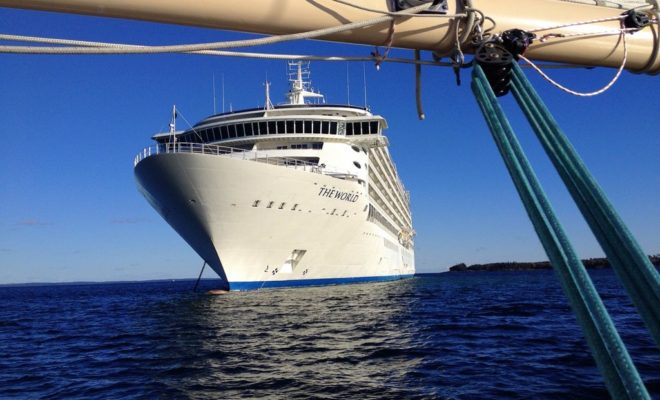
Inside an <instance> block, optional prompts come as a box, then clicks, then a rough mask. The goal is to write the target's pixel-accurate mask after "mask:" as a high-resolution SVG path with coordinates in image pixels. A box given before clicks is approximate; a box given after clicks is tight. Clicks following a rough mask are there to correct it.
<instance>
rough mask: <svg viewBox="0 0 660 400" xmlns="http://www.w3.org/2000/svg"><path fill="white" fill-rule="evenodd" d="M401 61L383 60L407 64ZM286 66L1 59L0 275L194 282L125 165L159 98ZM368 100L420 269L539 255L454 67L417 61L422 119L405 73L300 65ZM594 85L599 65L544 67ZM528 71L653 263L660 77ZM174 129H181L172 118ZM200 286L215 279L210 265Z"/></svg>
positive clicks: (39, 22) (303, 49)
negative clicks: (408, 203)
mask: <svg viewBox="0 0 660 400" xmlns="http://www.w3.org/2000/svg"><path fill="white" fill-rule="evenodd" d="M0 26H1V27H2V29H1V30H2V33H10V34H21V35H42V36H49V37H59V38H71V39H81V40H91V41H112V42H125V43H135V44H143V43H147V44H174V43H196V42H210V41H220V40H229V39H235V38H239V37H246V35H240V34H236V33H228V32H222V31H216V30H211V29H198V28H191V27H180V26H171V25H163V24H153V23H142V22H134V21H121V20H115V19H104V18H94V17H82V16H72V15H61V14H54V13H44V12H33V11H20V10H10V9H2V8H0ZM261 50H263V51H269V52H280V53H299V54H325V55H337V54H342V55H368V54H369V52H370V51H372V49H371V48H369V47H365V46H355V45H341V44H329V43H323V42H319V41H308V42H296V43H287V44H279V45H275V46H270V47H264V48H261ZM411 53H412V52H411V51H403V50H399V51H394V55H395V56H411V55H412V54H411ZM285 70H286V63H285V62H284V61H262V60H247V59H235V58H218V57H209V56H198V55H130V56H29V55H7V54H2V55H0V71H1V73H0V88H1V89H0V117H1V125H0V126H1V128H0V132H1V134H2V140H3V152H2V153H3V154H2V157H0V181H1V182H2V184H1V185H0V198H1V199H2V201H1V203H0V283H15V282H35V281H39V282H63V281H87V280H92V281H107V280H141V279H165V278H185V277H195V276H196V274H197V273H198V272H199V268H200V267H201V263H202V261H201V259H200V258H199V257H198V256H197V255H196V254H195V253H194V252H193V251H192V250H191V249H190V248H189V247H188V246H187V244H186V243H185V242H184V241H183V240H182V239H180V238H179V237H178V235H177V234H176V233H175V232H174V231H173V230H172V229H171V228H170V227H169V226H168V225H167V224H166V223H165V222H164V221H163V220H162V219H161V218H160V216H158V214H156V212H155V211H153V210H152V209H151V208H150V206H149V205H148V204H147V202H146V201H145V200H144V199H143V198H142V197H141V195H140V194H139V193H138V192H137V190H136V187H135V182H134V178H133V171H132V169H133V164H132V162H133V157H134V156H135V154H137V152H138V151H140V150H141V149H142V148H143V147H145V146H147V145H149V144H150V140H149V138H150V136H151V135H152V134H154V133H156V132H159V131H163V130H165V129H166V128H167V124H168V122H169V114H170V110H171V107H172V104H176V105H177V107H178V108H179V110H180V115H182V116H183V117H185V118H186V119H187V120H188V121H190V123H195V122H196V121H198V120H199V119H201V118H203V117H206V116H208V115H210V114H211V113H212V112H213V93H212V79H213V78H212V77H213V75H215V77H216V91H217V100H218V108H220V107H221V97H220V86H221V85H220V81H221V77H222V76H224V81H225V99H226V100H225V102H226V107H227V108H229V105H230V104H231V106H232V107H233V108H234V109H240V108H246V107H255V106H260V105H261V104H263V81H265V80H266V78H267V79H268V80H270V81H271V82H272V83H273V86H272V89H271V93H272V94H273V96H274V97H275V98H277V96H279V95H280V94H283V93H284V92H285V90H286V76H285ZM363 71H366V86H367V98H368V104H369V106H370V107H371V109H372V111H373V112H374V113H376V114H380V115H383V116H384V117H385V118H386V119H387V120H388V122H389V126H390V128H389V130H388V131H387V132H386V134H387V135H388V136H389V139H390V143H391V148H390V151H391V153H392V154H393V157H394V160H395V162H396V164H397V167H398V170H399V173H400V175H401V176H402V179H403V181H404V184H405V185H406V187H407V188H408V189H409V190H410V191H411V195H412V209H413V218H414V224H415V227H416V231H417V237H416V260H417V269H418V271H420V272H436V271H442V270H445V269H447V268H448V267H449V266H451V265H453V264H456V263H459V262H465V263H468V264H470V263H480V262H498V261H512V260H516V261H535V260H543V259H546V257H545V254H544V253H543V250H542V248H541V246H540V244H539V242H538V239H537V238H536V236H535V234H534V232H533V229H532V227H531V224H530V223H529V221H528V219H527V216H526V214H525V212H524V210H523V208H522V206H521V204H520V201H519V199H518V197H517V194H516V192H515V189H514V188H513V185H512V183H511V182H510V179H509V177H508V175H507V172H506V170H505V168H504V164H503V162H502V160H501V158H500V156H499V154H498V153H497V150H496V147H495V145H494V143H493V142H492V139H491V137H490V134H489V132H488V130H487V128H486V125H485V123H484V121H483V118H482V116H481V114H480V113H479V110H478V107H477V105H476V102H475V100H474V98H473V97H472V94H471V91H470V90H469V79H468V77H469V76H468V73H467V72H464V74H463V82H464V83H463V85H462V86H460V87H457V86H456V84H455V81H454V76H453V74H452V72H451V70H449V69H446V68H424V71H423V74H424V75H423V100H424V109H425V112H426V115H427V119H426V120H425V121H419V120H418V119H417V116H416V111H415V101H414V73H413V67H412V66H410V65H395V64H385V65H384V66H383V67H382V68H381V70H380V71H376V69H375V68H374V66H373V65H371V64H364V69H363V63H353V64H347V63H343V62H342V63H313V64H312V80H313V85H314V87H315V88H317V89H319V90H321V91H322V92H323V93H324V94H325V95H326V98H327V100H328V101H329V102H342V103H343V102H346V100H347V88H346V86H347V85H346V80H347V79H346V77H347V73H348V76H349V81H350V100H351V103H352V104H356V105H363V104H364V93H363ZM550 73H551V74H552V75H553V76H554V77H556V78H557V79H558V80H559V81H561V82H563V83H565V84H566V85H568V86H569V87H571V88H576V89H578V90H586V91H589V90H593V89H595V88H599V87H600V86H602V85H603V84H605V83H606V82H607V81H609V79H610V78H611V77H612V76H613V74H614V73H615V71H614V70H612V69H606V68H601V69H593V70H577V69H576V70H573V69H571V70H551V71H550ZM527 74H528V76H529V77H530V79H531V80H532V82H533V83H534V84H535V86H536V87H537V88H538V90H539V92H540V93H541V96H542V97H543V98H544V99H545V100H546V102H547V104H548V106H549V108H550V109H551V110H552V111H553V112H554V114H555V116H556V118H557V119H558V121H559V122H560V124H561V125H562V126H563V128H564V130H565V132H566V133H567V134H568V136H569V137H570V138H571V140H572V141H573V143H574V145H575V146H576V148H577V149H578V151H579V152H580V153H581V155H582V156H583V158H584V160H585V162H586V163H587V165H588V166H589V167H590V168H591V170H592V172H593V174H594V175H595V177H596V179H597V180H598V181H599V182H600V184H601V185H602V187H603V188H604V190H605V192H606V193H607V194H608V195H609V198H610V200H611V201H612V202H613V203H614V205H615V206H616V207H617V209H618V210H619V212H620V214H621V215H622V217H623V219H624V220H625V221H626V222H627V223H628V225H629V228H630V229H631V231H632V232H633V234H635V235H636V237H637V238H638V240H639V242H640V244H641V246H642V248H643V249H644V250H645V251H646V252H647V253H649V254H657V253H660V234H659V233H658V232H659V231H658V227H660V207H658V205H659V204H660V127H659V125H658V115H659V111H660V98H659V97H658V93H659V92H660V78H658V77H657V76H656V77H650V76H642V75H635V74H632V73H627V72H626V73H624V74H623V75H622V77H621V79H620V81H619V82H618V83H617V84H616V85H615V86H614V87H613V88H612V89H611V90H609V91H608V92H606V93H605V94H604V95H601V96H598V97H595V98H589V99H583V98H576V97H573V96H570V95H567V94H564V93H561V92H559V91H558V90H557V89H555V88H553V87H551V86H550V85H548V84H547V83H546V82H544V81H543V80H541V79H540V78H539V77H538V76H537V75H536V73H534V72H531V71H528V72H527ZM504 103H505V107H506V108H507V110H509V111H510V113H511V116H512V117H511V119H512V123H513V125H514V127H515V128H517V131H518V133H519V136H520V138H521V141H522V143H523V146H524V147H525V149H526V150H527V151H528V155H529V157H530V159H531V161H532V163H533V164H534V165H535V166H536V170H537V173H538V175H539V177H540V179H541V181H542V183H543V184H544V186H545V188H546V191H547V192H548V195H549V196H550V198H551V200H552V201H553V202H554V205H555V209H556V211H557V213H558V215H559V217H560V219H561V220H562V222H563V223H564V226H565V228H566V230H567V231H568V233H569V236H570V237H571V238H572V239H573V243H574V245H575V247H576V248H577V250H578V253H579V254H580V256H581V257H583V258H586V257H598V256H602V251H601V250H600V248H599V247H598V245H597V243H596V242H595V240H594V239H593V238H592V235H591V233H590V232H589V230H588V228H587V226H586V224H585V223H584V222H583V220H582V217H581V216H580V214H579V212H578V211H577V209H576V207H575V206H574V205H573V203H572V201H571V200H570V197H569V196H568V194H567V192H566V190H565V188H564V187H563V185H562V183H561V181H560V180H559V178H558V177H557V174H556V173H555V172H554V170H553V168H552V166H551V165H550V163H549V162H548V161H547V158H546V157H545V155H544V154H543V151H542V149H541V148H540V146H539V144H538V143H537V141H536V139H535V138H534V137H533V135H532V134H531V131H530V130H529V128H528V127H527V125H526V123H525V122H524V121H523V120H522V118H521V116H520V113H519V112H517V111H516V110H515V107H513V101H512V99H511V98H506V99H504ZM178 124H179V127H185V126H186V125H185V122H184V121H183V119H179V121H178ZM205 276H209V277H211V276H213V275H212V273H207V274H205Z"/></svg>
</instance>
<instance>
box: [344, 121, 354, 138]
mask: <svg viewBox="0 0 660 400" xmlns="http://www.w3.org/2000/svg"><path fill="white" fill-rule="evenodd" d="M352 134H353V124H351V123H348V124H346V135H348V136H351V135H352Z"/></svg>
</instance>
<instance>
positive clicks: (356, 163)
mask: <svg viewBox="0 0 660 400" xmlns="http://www.w3.org/2000/svg"><path fill="white" fill-rule="evenodd" d="M353 165H355V166H356V167H358V168H362V166H361V165H360V163H359V162H357V161H353Z"/></svg>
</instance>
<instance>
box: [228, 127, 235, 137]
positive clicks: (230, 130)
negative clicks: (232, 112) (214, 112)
mask: <svg viewBox="0 0 660 400" xmlns="http://www.w3.org/2000/svg"><path fill="white" fill-rule="evenodd" d="M229 137H230V138H235V137H236V125H229Z"/></svg>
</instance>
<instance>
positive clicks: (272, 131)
mask: <svg viewBox="0 0 660 400" xmlns="http://www.w3.org/2000/svg"><path fill="white" fill-rule="evenodd" d="M276 128H277V125H275V121H268V134H269V135H273V134H275V133H277V129H276Z"/></svg>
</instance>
